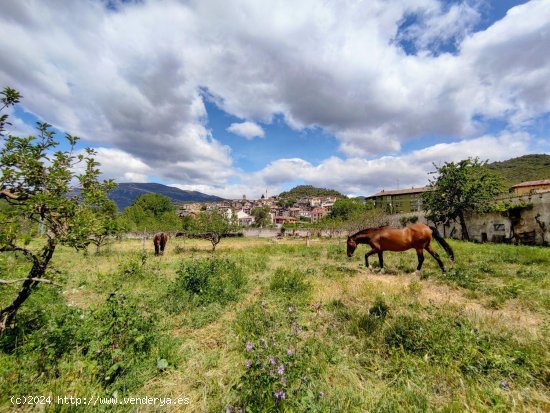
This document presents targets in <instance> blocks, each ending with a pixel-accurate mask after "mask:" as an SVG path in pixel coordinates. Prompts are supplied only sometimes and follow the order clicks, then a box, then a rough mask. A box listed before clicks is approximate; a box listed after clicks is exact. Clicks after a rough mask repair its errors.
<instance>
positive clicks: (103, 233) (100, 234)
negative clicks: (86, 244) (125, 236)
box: [90, 199, 125, 252]
mask: <svg viewBox="0 0 550 413" xmlns="http://www.w3.org/2000/svg"><path fill="white" fill-rule="evenodd" d="M93 212H94V213H95V214H96V215H97V216H98V217H97V218H98V219H99V222H100V225H99V226H98V228H97V231H96V232H95V234H93V235H92V236H91V237H90V242H91V243H92V244H94V245H95V246H96V252H100V249H101V247H102V246H103V245H105V244H106V243H107V241H108V240H109V239H110V238H111V237H112V236H114V235H117V234H120V233H121V232H122V231H123V230H124V229H125V225H124V224H123V222H122V220H120V219H119V217H118V208H117V205H116V203H115V201H112V200H110V199H109V200H107V201H106V202H105V203H104V204H103V205H101V206H99V207H97V208H94V209H93Z"/></svg>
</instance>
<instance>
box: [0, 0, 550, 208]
mask: <svg viewBox="0 0 550 413" xmlns="http://www.w3.org/2000/svg"><path fill="white" fill-rule="evenodd" d="M0 32H1V33H2V35H1V36H0V56H2V58H1V59H0V88H3V87H5V86H10V87H13V88H15V89H17V90H18V91H19V92H20V93H21V94H22V95H23V97H24V98H23V100H22V101H21V103H20V104H19V105H17V107H15V108H14V109H13V110H10V112H9V114H10V119H11V122H12V126H11V127H10V129H9V130H8V132H10V133H11V134H15V135H17V134H19V135H25V136H26V135H29V134H33V133H34V132H33V128H34V125H35V122H36V121H47V122H48V123H50V124H52V125H53V126H54V127H55V128H56V130H57V131H58V132H59V134H61V135H62V134H63V133H64V132H68V133H71V134H73V135H78V136H79V137H80V138H81V141H80V143H79V150H83V148H84V147H92V148H94V149H95V150H96V151H97V159H98V161H99V162H101V169H102V171H103V173H104V177H105V178H114V179H115V180H116V181H117V182H159V183H163V184H167V185H173V186H176V187H179V188H181V189H189V190H198V191H201V192H204V193H208V194H213V195H218V196H222V197H225V198H240V197H242V195H246V196H247V197H248V198H258V197H260V195H261V194H264V193H266V191H267V194H268V195H274V194H277V193H279V192H280V191H282V190H286V189H289V188H291V187H293V186H295V185H297V184H310V185H315V186H319V187H325V188H333V189H337V190H339V191H341V192H342V193H344V194H346V195H351V196H355V195H371V194H373V193H375V192H378V191H380V190H382V189H385V190H389V189H395V188H406V187H412V186H422V185H425V184H426V183H427V182H428V179H429V177H430V175H429V172H431V171H433V170H434V164H435V165H440V164H442V163H443V162H449V161H458V160H461V159H465V158H467V157H479V158H480V159H482V160H489V161H500V160H505V159H509V158H513V157H516V156H521V155H525V154H529V153H550V81H549V79H550V0H531V1H512V0H493V1H489V0H456V1H451V0H445V1H440V0H369V1H357V0H343V1H338V0H334V1H319V0H301V1H299V2H297V1H295V0H288V1H286V0H280V1H276V0H273V1H258V0H180V1H178V0H156V1H152V0H150V1H147V0H144V1H120V0H109V1H107V0H73V1H65V0H5V1H2V2H1V5H0Z"/></svg>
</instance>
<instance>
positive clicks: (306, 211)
mask: <svg viewBox="0 0 550 413" xmlns="http://www.w3.org/2000/svg"><path fill="white" fill-rule="evenodd" d="M300 217H302V218H310V219H311V209H301V210H300Z"/></svg>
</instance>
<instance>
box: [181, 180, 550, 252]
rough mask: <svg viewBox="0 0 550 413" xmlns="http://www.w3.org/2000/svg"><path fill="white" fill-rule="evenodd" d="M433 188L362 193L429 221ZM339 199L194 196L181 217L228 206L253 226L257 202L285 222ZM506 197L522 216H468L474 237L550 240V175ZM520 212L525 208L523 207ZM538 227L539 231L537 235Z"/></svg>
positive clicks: (272, 220) (310, 215) (273, 220)
mask: <svg viewBox="0 0 550 413" xmlns="http://www.w3.org/2000/svg"><path fill="white" fill-rule="evenodd" d="M429 190H430V188H429V187H427V186H425V187H419V188H414V187H413V188H404V189H393V190H381V191H379V192H377V193H375V194H373V195H371V196H368V197H364V198H360V199H361V201H362V202H364V203H368V202H370V203H371V205H372V207H373V208H374V209H377V210H380V211H381V212H383V213H384V214H387V215H393V216H403V217H405V220H404V222H411V220H407V219H406V218H407V216H409V217H410V216H411V214H414V217H415V219H414V220H413V221H414V222H416V221H417V220H419V222H424V221H425V216H424V212H423V209H422V194H423V193H425V192H426V191H429ZM338 199H339V197H336V196H303V197H300V198H298V199H296V200H295V201H293V202H288V199H286V198H281V197H279V196H270V197H266V196H264V195H262V196H261V197H260V198H259V199H254V200H251V199H247V198H246V196H245V195H243V197H242V199H234V200H224V201H220V202H193V203H185V204H183V205H181V207H180V210H179V216H180V217H186V216H191V217H194V216H197V215H198V214H199V213H200V211H201V210H202V211H204V210H207V211H208V210H212V209H218V210H220V211H223V212H224V214H225V215H226V217H227V218H228V219H230V218H234V219H236V221H237V224H238V225H239V226H240V227H244V228H246V227H251V226H254V224H255V217H254V215H253V214H252V211H253V210H254V209H256V208H266V210H267V209H268V210H269V213H268V220H267V224H268V226H271V227H273V228H281V227H282V226H283V225H285V224H298V223H302V224H307V223H318V222H319V221H320V220H321V219H322V218H323V217H326V216H328V215H329V214H330V213H331V211H332V207H333V206H334V204H335V202H336V201H337V200H338ZM503 200H507V201H508V202H517V203H520V202H524V203H525V204H526V205H529V206H528V207H526V208H524V211H523V212H522V213H523V215H522V216H521V217H519V216H518V218H517V219H515V220H514V219H505V217H503V216H502V214H498V213H493V214H483V215H481V216H478V215H473V216H470V217H469V223H470V226H471V227H472V231H473V233H472V234H471V235H472V239H474V240H479V241H482V242H484V241H493V242H503V241H505V240H506V239H508V238H509V237H507V234H509V233H514V234H516V235H515V236H517V237H518V238H519V240H520V241H521V242H522V243H525V244H536V243H542V242H544V241H545V238H544V235H545V232H546V228H540V225H539V223H540V222H545V221H550V179H542V180H536V181H526V182H521V183H518V184H516V185H513V186H511V187H510V188H509V191H508V193H503V194H502V195H501V196H499V197H498V199H497V201H503ZM520 215H521V211H520ZM442 230H443V232H444V233H445V234H446V235H448V236H451V237H459V236H460V228H459V227H458V226H453V225H449V226H444V227H442ZM537 233H540V235H539V236H538V235H537Z"/></svg>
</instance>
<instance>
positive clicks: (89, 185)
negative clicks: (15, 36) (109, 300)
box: [0, 88, 115, 333]
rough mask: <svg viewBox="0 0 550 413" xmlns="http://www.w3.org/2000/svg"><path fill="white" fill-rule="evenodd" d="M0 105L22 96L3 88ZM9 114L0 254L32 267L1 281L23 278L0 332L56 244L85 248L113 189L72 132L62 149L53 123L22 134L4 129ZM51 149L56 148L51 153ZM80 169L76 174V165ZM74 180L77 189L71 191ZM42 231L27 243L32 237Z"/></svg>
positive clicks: (1, 167) (0, 161)
mask: <svg viewBox="0 0 550 413" xmlns="http://www.w3.org/2000/svg"><path fill="white" fill-rule="evenodd" d="M1 95H2V96H3V97H2V99H1V100H2V103H3V106H2V108H1V109H0V110H3V109H4V108H6V107H9V106H12V105H14V104H15V103H17V102H18V101H19V99H20V97H21V96H20V95H19V93H18V92H17V91H15V90H13V89H10V88H5V89H4V90H3V91H2V92H1ZM7 119H8V118H7V116H4V115H3V116H2V117H1V118H0V131H2V132H0V135H1V138H2V139H3V140H4V142H3V147H2V149H1V150H0V173H1V175H0V202H1V203H4V204H5V205H4V207H3V208H1V211H0V253H10V254H17V255H19V256H21V257H23V258H25V259H26V260H27V261H28V262H29V265H30V269H29V271H28V274H27V277H25V278H23V279H22V280H9V281H8V280H0V284H13V283H14V282H21V281H22V282H23V284H22V287H21V290H20V291H19V292H18V293H17V294H16V295H15V298H14V299H13V301H12V303H11V304H9V305H8V306H6V307H5V308H3V309H2V310H0V333H2V332H3V331H4V330H6V329H7V328H8V327H9V326H10V325H11V323H12V322H13V320H14V318H15V316H16V314H17V311H18V310H19V308H20V307H21V306H22V305H23V303H24V302H25V301H26V300H27V298H29V296H30V295H31V293H32V292H33V291H35V290H36V289H37V288H38V286H39V285H40V284H41V283H52V281H51V280H48V279H45V278H44V276H45V275H46V274H47V270H48V266H49V264H50V261H51V259H52V257H53V255H54V252H55V250H56V248H57V246H58V245H65V246H69V247H74V248H76V249H77V250H81V249H84V248H86V247H87V246H88V245H89V244H90V242H91V239H93V238H94V237H95V236H96V235H97V234H98V233H99V232H100V231H101V228H102V226H103V225H104V221H103V219H104V218H103V215H102V214H98V213H97V210H99V209H101V208H103V207H105V205H106V204H107V202H108V198H107V192H108V191H109V190H111V189H113V188H114V187H115V184H114V182H113V181H111V180H107V181H99V175H100V171H99V169H98V168H97V167H98V165H99V164H98V163H97V162H96V161H95V160H94V155H95V152H94V151H93V150H92V149H85V150H84V153H81V154H78V155H76V154H75V153H74V148H75V145H76V143H77V142H78V138H77V137H76V136H72V135H70V134H66V135H65V139H66V140H67V142H68V145H69V149H68V150H61V149H60V148H59V142H57V141H56V140H55V134H54V132H53V131H52V130H51V125H49V124H47V123H40V122H39V123H38V127H37V129H38V132H39V133H38V136H36V137H35V136H28V137H25V138H21V137H17V136H12V135H9V136H8V137H5V136H4V135H3V131H4V129H5V125H6V124H9V123H8V121H7ZM54 151H55V152H54ZM82 163H83V164H84V165H85V166H84V170H83V171H82V172H76V168H75V167H76V166H77V165H78V164H82ZM74 181H78V183H79V186H80V191H79V192H78V194H74V193H72V192H71V184H72V183H73V182H74ZM37 232H40V233H42V234H43V236H42V237H40V238H38V239H37V240H36V241H35V242H33V243H32V244H30V245H32V246H29V241H30V239H31V237H35V236H36V235H37Z"/></svg>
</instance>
